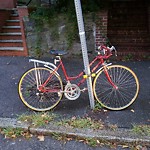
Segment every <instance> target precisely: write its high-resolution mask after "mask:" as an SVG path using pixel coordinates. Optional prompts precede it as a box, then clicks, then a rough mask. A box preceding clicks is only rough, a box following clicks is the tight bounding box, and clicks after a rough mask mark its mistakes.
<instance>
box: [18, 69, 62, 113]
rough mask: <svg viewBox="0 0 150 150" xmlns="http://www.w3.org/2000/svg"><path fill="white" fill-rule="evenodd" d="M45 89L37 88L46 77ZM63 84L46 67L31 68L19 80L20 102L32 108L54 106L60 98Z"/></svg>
mask: <svg viewBox="0 0 150 150" xmlns="http://www.w3.org/2000/svg"><path fill="white" fill-rule="evenodd" d="M50 76H51V78H50V80H49V81H48V82H47V84H46V85H45V87H44V88H45V89H46V90H45V91H44V92H42V91H40V90H39V87H40V85H42V84H43V83H44V82H45V81H46V80H47V79H48V77H50ZM61 91H63V84H62V80H61V78H60V76H59V75H58V74H56V73H55V72H53V71H52V70H50V69H47V68H42V67H40V68H32V69H30V70H28V71H27V72H25V74H24V75H23V76H22V77H21V79H20V82H19V95H20V98H21V100H22V102H23V103H24V104H25V105H26V106H27V107H29V108H30V109H32V110H36V111H47V110H50V109H52V108H54V107H55V106H56V105H57V104H58V103H59V101H60V100H61V98H62V92H61Z"/></svg>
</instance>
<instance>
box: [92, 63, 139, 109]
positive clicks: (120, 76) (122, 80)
mask: <svg viewBox="0 0 150 150" xmlns="http://www.w3.org/2000/svg"><path fill="white" fill-rule="evenodd" d="M107 71H108V74H109V76H110V78H111V80H112V82H113V83H114V84H115V85H116V86H117V87H118V88H115V87H113V86H112V84H110V82H109V81H108V79H107V77H106V75H105V72H104V70H101V71H100V72H99V73H98V74H97V76H96V77H95V80H94V82H93V91H94V95H95V98H96V100H97V101H98V102H99V103H100V104H101V105H102V106H103V107H106V108H108V109H110V110H122V109H125V108H127V107H128V106H130V105H131V104H132V103H133V102H134V101H135V99H136V97H137V95H138V92H139V81H138V79H137V77H136V75H135V73H134V72H133V71H132V70H131V69H129V68H127V67H125V66H121V65H112V66H109V67H107Z"/></svg>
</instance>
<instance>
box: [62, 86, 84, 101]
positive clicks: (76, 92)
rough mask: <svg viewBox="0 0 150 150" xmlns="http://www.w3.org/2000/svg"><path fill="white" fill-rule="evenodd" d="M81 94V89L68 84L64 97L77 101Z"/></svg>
mask: <svg viewBox="0 0 150 150" xmlns="http://www.w3.org/2000/svg"><path fill="white" fill-rule="evenodd" d="M80 94H81V91H80V88H79V87H78V86H77V85H76V84H67V85H66V86H65V91H64V95H65V97H66V98H67V99H69V100H76V99H77V98H79V96H80Z"/></svg>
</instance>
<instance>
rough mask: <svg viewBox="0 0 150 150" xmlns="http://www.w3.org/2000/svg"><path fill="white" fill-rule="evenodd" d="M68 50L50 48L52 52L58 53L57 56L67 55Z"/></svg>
mask: <svg viewBox="0 0 150 150" xmlns="http://www.w3.org/2000/svg"><path fill="white" fill-rule="evenodd" d="M67 53H68V52H67V51H64V50H50V54H52V55H56V56H62V55H66V54H67Z"/></svg>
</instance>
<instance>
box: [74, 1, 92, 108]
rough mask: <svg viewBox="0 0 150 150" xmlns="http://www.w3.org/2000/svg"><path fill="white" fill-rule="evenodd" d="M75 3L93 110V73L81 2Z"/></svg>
mask: <svg viewBox="0 0 150 150" xmlns="http://www.w3.org/2000/svg"><path fill="white" fill-rule="evenodd" d="M74 3H75V8H76V15H77V21H78V28H79V35H80V41H81V48H82V55H83V61H84V69H85V73H86V75H88V76H89V77H88V78H87V87H88V93H89V99H90V106H91V109H94V96H93V90H92V79H91V76H90V74H91V71H90V67H89V59H88V54H87V46H86V38H85V31H84V24H83V16H82V9H81V2H80V0H74Z"/></svg>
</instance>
